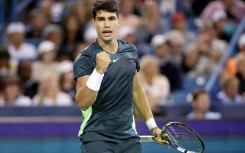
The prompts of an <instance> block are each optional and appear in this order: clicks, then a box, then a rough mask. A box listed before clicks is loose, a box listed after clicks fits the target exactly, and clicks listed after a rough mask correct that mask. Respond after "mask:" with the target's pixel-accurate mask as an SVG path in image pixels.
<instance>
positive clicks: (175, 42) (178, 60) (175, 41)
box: [166, 30, 185, 69]
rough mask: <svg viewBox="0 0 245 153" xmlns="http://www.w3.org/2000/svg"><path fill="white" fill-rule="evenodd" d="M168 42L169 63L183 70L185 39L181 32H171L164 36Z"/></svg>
mask: <svg viewBox="0 0 245 153" xmlns="http://www.w3.org/2000/svg"><path fill="white" fill-rule="evenodd" d="M166 37H167V39H168V42H169V53H170V61H171V62H173V63H174V64H175V65H176V66H177V67H179V69H182V68H183V60H184V45H185V44H184V43H185V38H184V36H183V35H182V34H181V32H179V31H177V30H172V31H170V32H168V33H167V34H166Z"/></svg>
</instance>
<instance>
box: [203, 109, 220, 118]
mask: <svg viewBox="0 0 245 153" xmlns="http://www.w3.org/2000/svg"><path fill="white" fill-rule="evenodd" d="M206 118H207V119H221V118H222V115H221V113H219V112H211V111H209V112H207V114H206Z"/></svg>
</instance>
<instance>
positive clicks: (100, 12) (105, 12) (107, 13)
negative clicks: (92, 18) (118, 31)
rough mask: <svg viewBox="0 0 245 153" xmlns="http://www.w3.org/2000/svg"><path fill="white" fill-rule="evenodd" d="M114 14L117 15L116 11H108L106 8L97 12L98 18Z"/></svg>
mask: <svg viewBox="0 0 245 153" xmlns="http://www.w3.org/2000/svg"><path fill="white" fill-rule="evenodd" d="M112 16H114V17H117V14H116V12H107V11H104V10H99V11H97V12H96V18H98V17H104V18H108V17H112Z"/></svg>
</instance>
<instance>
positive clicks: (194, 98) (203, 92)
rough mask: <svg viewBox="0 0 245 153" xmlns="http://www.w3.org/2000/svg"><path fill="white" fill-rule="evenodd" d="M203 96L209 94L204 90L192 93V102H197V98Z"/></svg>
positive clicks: (196, 90)
mask: <svg viewBox="0 0 245 153" xmlns="http://www.w3.org/2000/svg"><path fill="white" fill-rule="evenodd" d="M203 94H208V92H207V91H205V90H204V89H195V90H193V91H192V101H195V100H197V98H198V97H199V96H200V95H203Z"/></svg>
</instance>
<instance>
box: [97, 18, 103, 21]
mask: <svg viewBox="0 0 245 153" xmlns="http://www.w3.org/2000/svg"><path fill="white" fill-rule="evenodd" d="M104 20H105V19H104V18H97V21H104Z"/></svg>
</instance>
